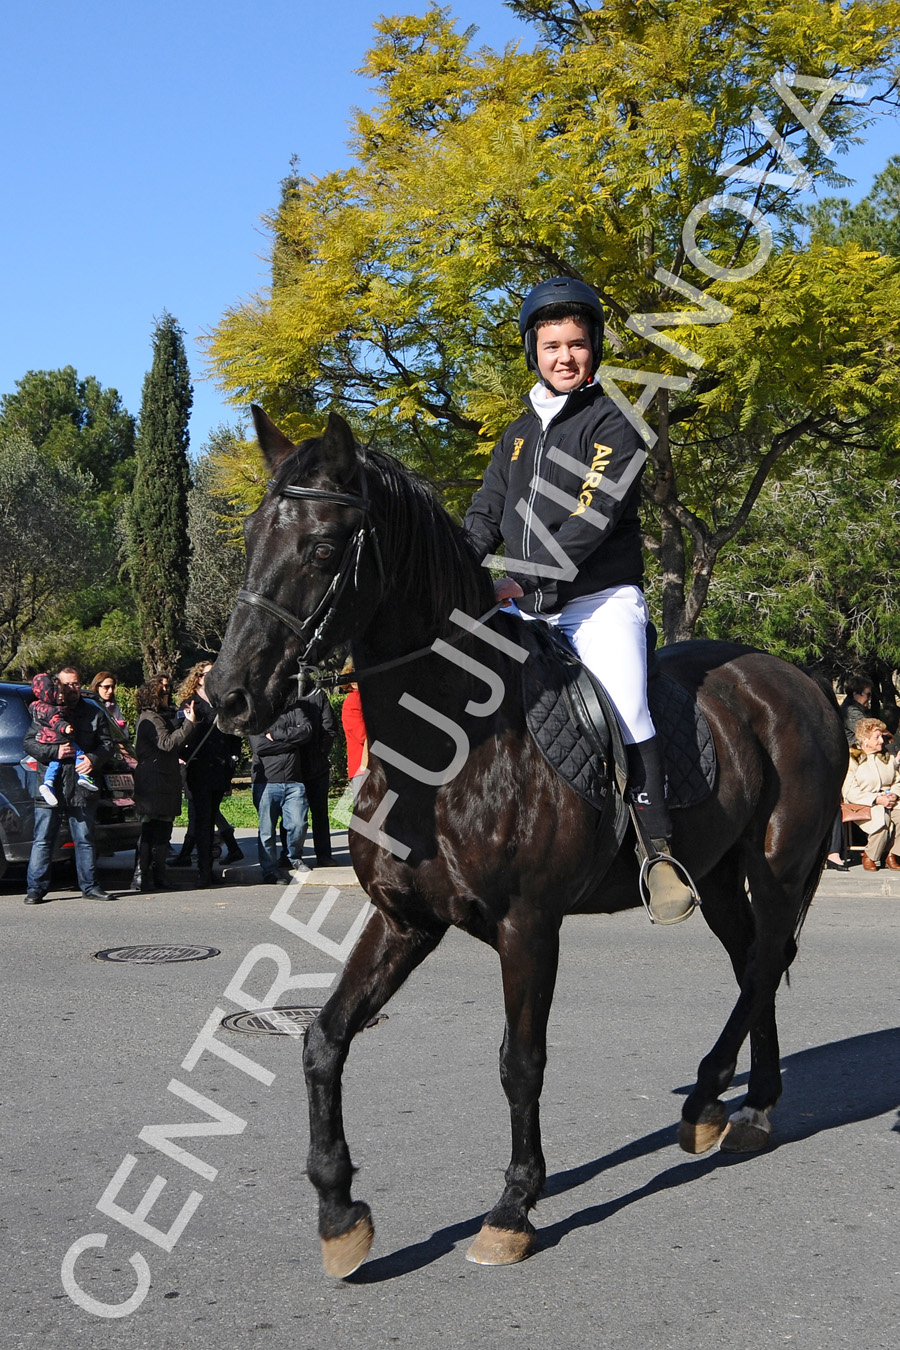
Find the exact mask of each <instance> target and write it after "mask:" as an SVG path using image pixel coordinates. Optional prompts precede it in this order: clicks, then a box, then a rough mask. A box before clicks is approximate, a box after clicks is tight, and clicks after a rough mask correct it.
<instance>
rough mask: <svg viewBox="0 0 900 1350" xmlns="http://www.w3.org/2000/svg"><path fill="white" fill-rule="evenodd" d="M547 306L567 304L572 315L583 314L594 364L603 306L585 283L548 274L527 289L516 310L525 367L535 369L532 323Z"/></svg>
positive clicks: (599, 347) (600, 347)
mask: <svg viewBox="0 0 900 1350" xmlns="http://www.w3.org/2000/svg"><path fill="white" fill-rule="evenodd" d="M550 305H553V306H556V305H564V306H567V307H568V306H571V307H572V309H573V310H574V313H575V317H576V318H581V317H582V314H584V318H585V321H586V323H587V325H588V336H589V338H590V340H591V354H592V355H593V358H594V364H595V366H597V365H599V364H600V355H601V352H602V351H603V306H602V305H601V303H600V301H599V300H598V299H597V293H596V291H594V290H593V289H592V287H590V286H588V284H587V283H586V282H584V281H576V280H575V278H574V277H551V278H550V280H549V281H542V282H541V283H540V284H539V285H537V286H535V288H534V290H533V291H529V293H528V294H527V295H526V297H525V300H524V302H523V304H522V308H521V310H520V311H519V333H520V334H521V337H522V341H523V342H524V344H525V361H526V363H527V365H528V369H529V370H534V371H537V370H538V363H537V333H536V331H535V324H536V323H537V320H538V319H539V318H540V317H541V311H542V310H544V309H547V308H548V307H549V306H550ZM584 311H587V313H584ZM538 374H540V372H539V371H538Z"/></svg>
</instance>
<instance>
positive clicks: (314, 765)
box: [300, 689, 337, 867]
mask: <svg viewBox="0 0 900 1350" xmlns="http://www.w3.org/2000/svg"><path fill="white" fill-rule="evenodd" d="M300 707H301V708H302V709H303V711H304V712H305V713H306V715H307V716H308V718H309V721H310V725H311V727H312V734H311V736H310V738H309V740H308V741H307V742H306V744H305V745H304V746H303V748H302V749H301V751H300V772H301V776H302V778H303V785H304V787H305V788H306V800H307V804H308V806H309V815H310V820H311V821H312V836H313V848H314V849H315V851H316V867H336V866H337V863H336V862H335V860H334V858H333V857H332V856H331V821H330V820H329V818H328V787H329V783H330V781H331V758H330V755H331V745H332V742H333V740H334V713H333V712H332V710H331V704H330V703H329V702H328V695H327V694H326V693H325V690H324V689H314V690H313V692H312V693H311V694H307V695H306V697H305V698H302V699H301V700H300Z"/></svg>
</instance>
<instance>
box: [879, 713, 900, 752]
mask: <svg viewBox="0 0 900 1350" xmlns="http://www.w3.org/2000/svg"><path fill="white" fill-rule="evenodd" d="M881 720H882V722H883V723H884V725H885V726H886V727H887V729H888V735H889V736H890V738H891V739H890V740H889V741H885V743H884V745H883V747H882V749H883V750H884V753H885V754H886V755H893V757H894V758H895V759H896V758H897V756H898V754H900V736H898V735H897V728H898V726H900V708H898V707H897V705H896V703H886V704H885V705H884V707H883V708H882V709H881Z"/></svg>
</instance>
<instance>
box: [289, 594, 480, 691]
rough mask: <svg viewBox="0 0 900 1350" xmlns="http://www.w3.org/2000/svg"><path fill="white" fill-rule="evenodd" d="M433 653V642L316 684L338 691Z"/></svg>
mask: <svg viewBox="0 0 900 1350" xmlns="http://www.w3.org/2000/svg"><path fill="white" fill-rule="evenodd" d="M502 608H503V606H502V604H501V605H492V606H491V608H490V609H489V610H487V612H486V613H484V614H482V616H481V618H480V619H478V620H477V622H478V623H487V621H488V619H492V618H493V617H494V615H495V614H496V613H497V611H498V609H502ZM464 636H465V634H464V633H460V634H459V636H458V637H454V638H450V640H449V642H448V643H447V646H448V647H452V646H454V644H455V643H457V642H461V641H462V639H463V637H464ZM433 651H434V643H433V642H432V643H431V645H430V646H428V647H420V648H419V649H418V651H415V652H407V653H406V655H405V656H395V657H394V659H393V661H380V662H379V664H378V665H377V666H363V668H362V670H349V671H347V673H346V674H342V675H320V676H318V677H317V679H316V684H317V685H318V687H319V688H320V689H336V688H338V686H339V685H342V684H356V682H357V681H358V680H361V679H362V678H363V676H364V675H380V674H381V672H382V671H383V670H392V669H393V667H394V666H405V665H406V663H407V662H408V661H418V660H419V658H420V657H422V656H428V655H430V653H431V652H433Z"/></svg>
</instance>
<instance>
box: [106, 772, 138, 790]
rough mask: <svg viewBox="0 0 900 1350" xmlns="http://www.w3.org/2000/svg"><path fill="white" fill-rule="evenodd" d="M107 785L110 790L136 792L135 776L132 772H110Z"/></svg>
mask: <svg viewBox="0 0 900 1350" xmlns="http://www.w3.org/2000/svg"><path fill="white" fill-rule="evenodd" d="M106 786H107V787H108V788H109V790H110V792H127V793H132V792H134V778H133V777H132V775H131V774H130V773H108V774H107V775H106Z"/></svg>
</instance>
